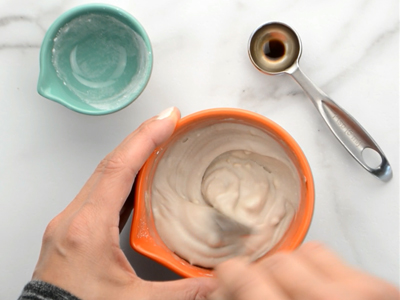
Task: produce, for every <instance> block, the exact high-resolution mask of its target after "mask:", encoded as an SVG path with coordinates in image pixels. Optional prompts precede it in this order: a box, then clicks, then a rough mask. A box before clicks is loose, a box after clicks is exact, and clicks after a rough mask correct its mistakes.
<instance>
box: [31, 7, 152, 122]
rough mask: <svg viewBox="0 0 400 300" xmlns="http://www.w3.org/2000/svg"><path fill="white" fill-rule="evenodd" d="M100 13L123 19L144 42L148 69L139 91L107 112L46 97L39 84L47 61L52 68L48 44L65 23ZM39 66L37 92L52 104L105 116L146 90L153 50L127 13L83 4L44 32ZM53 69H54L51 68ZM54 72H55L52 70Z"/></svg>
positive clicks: (138, 26)
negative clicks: (79, 17)
mask: <svg viewBox="0 0 400 300" xmlns="http://www.w3.org/2000/svg"><path fill="white" fill-rule="evenodd" d="M96 11H97V12H100V11H104V12H106V13H107V14H110V15H119V16H120V17H122V18H124V19H125V20H126V21H127V23H130V24H131V25H132V27H133V28H132V29H134V30H135V32H136V33H138V34H139V35H140V36H141V37H142V38H143V40H144V43H145V45H146V49H147V52H148V63H149V67H148V68H146V70H145V72H144V74H143V76H144V77H145V78H146V80H145V82H144V84H143V86H142V88H141V89H138V91H137V92H136V93H134V94H133V95H132V97H131V98H132V99H131V100H130V101H128V102H126V103H124V105H122V106H120V107H116V108H113V109H109V110H100V109H95V108H94V110H89V109H84V108H81V107H77V106H75V105H73V104H71V103H69V102H68V101H65V100H63V99H61V98H59V97H55V96H53V95H51V96H49V95H47V94H46V93H45V92H44V91H43V88H42V85H41V82H43V80H44V76H45V75H44V73H46V72H43V70H44V69H45V64H48V60H49V59H50V64H51V66H53V64H52V62H51V58H52V53H51V50H52V49H53V47H50V45H48V44H49V43H50V44H53V43H54V42H53V39H54V37H55V36H56V35H57V33H58V31H59V30H60V28H61V27H63V26H64V25H65V24H66V23H68V22H70V21H71V20H72V19H74V18H76V17H78V16H80V15H83V14H87V13H91V12H96ZM39 65H40V72H39V79H38V84H37V92H38V93H39V94H40V95H41V96H43V97H45V98H47V99H50V100H52V101H54V102H57V103H59V104H61V105H63V106H65V107H67V108H69V109H71V110H73V111H76V112H78V113H82V114H87V115H105V114H110V113H114V112H117V111H119V110H121V109H123V108H125V107H127V106H128V105H130V104H131V103H132V102H134V101H135V100H136V99H137V98H138V97H139V96H140V94H141V93H142V92H143V91H144V89H145V88H146V86H147V84H148V82H149V80H150V76H151V73H152V69H153V49H152V47H151V42H150V39H149V36H148V35H147V33H146V31H145V30H144V28H143V26H142V25H141V24H140V22H139V21H138V20H137V19H136V18H135V17H133V16H132V15H131V14H130V13H128V12H127V11H125V10H123V9H121V8H119V7H116V6H113V5H110V4H104V3H90V4H84V5H79V6H76V7H73V8H71V9H69V10H67V11H66V12H64V13H63V14H61V15H60V16H59V17H58V18H57V19H56V20H55V21H54V22H53V23H52V24H51V25H50V27H49V28H48V30H47V31H46V34H45V36H44V38H43V41H42V44H41V47H40V55H39ZM53 69H54V67H53ZM54 72H56V71H55V70H54Z"/></svg>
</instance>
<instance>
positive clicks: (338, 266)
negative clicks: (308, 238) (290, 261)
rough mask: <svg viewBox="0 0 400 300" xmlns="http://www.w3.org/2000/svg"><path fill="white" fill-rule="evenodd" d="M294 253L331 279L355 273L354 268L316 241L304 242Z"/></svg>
mask: <svg viewBox="0 0 400 300" xmlns="http://www.w3.org/2000/svg"><path fill="white" fill-rule="evenodd" d="M294 254H295V255H297V256H299V258H300V259H302V260H303V261H304V262H306V263H307V264H309V266H310V267H311V268H313V269H315V270H316V271H317V272H319V273H320V274H321V275H322V276H325V277H327V278H329V279H331V280H342V279H344V278H345V277H348V276H354V275H355V273H356V270H355V269H353V268H351V267H349V266H348V265H346V264H345V263H344V262H343V261H342V260H341V259H340V258H339V257H338V256H337V255H336V254H335V253H333V252H332V251H331V250H329V249H328V248H327V247H325V246H324V245H322V244H320V243H318V242H309V243H306V244H304V245H302V246H301V247H300V248H299V249H297V250H296V251H295V252H294Z"/></svg>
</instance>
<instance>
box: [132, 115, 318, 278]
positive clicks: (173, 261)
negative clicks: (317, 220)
mask: <svg viewBox="0 0 400 300" xmlns="http://www.w3.org/2000/svg"><path fill="white" fill-rule="evenodd" d="M226 121H229V122H239V123H242V124H247V125H250V126H253V127H256V128H259V129H261V130H263V131H265V132H266V133H268V134H269V135H270V136H272V137H273V138H274V139H275V140H276V141H278V142H279V143H280V144H281V145H282V151H285V152H286V153H287V155H288V156H289V158H290V159H291V160H292V162H293V163H294V165H295V167H296V169H297V171H298V176H299V178H300V183H301V192H300V195H301V199H300V204H299V207H298V210H297V212H296V214H295V216H294V218H293V220H292V222H291V224H290V226H289V228H288V229H287V231H286V233H285V234H284V236H283V237H282V239H281V240H280V241H279V242H278V243H277V245H275V247H274V248H272V249H271V250H270V251H269V252H268V253H267V254H266V255H265V256H264V257H266V256H269V255H271V254H273V253H276V252H278V251H283V250H285V251H290V250H294V249H296V248H297V247H298V246H299V245H300V244H301V243H302V241H303V240H304V238H305V236H306V234H307V231H308V228H309V226H310V223H311V219H312V214H313V210H314V181H313V177H312V174H311V169H310V166H309V164H308V162H307V159H306V157H305V156H304V154H303V152H302V150H301V149H300V147H299V145H298V144H297V143H296V142H295V140H294V139H293V138H292V137H291V136H290V135H289V134H288V133H287V132H286V131H285V130H284V129H282V128H281V127H280V126H279V125H277V124H276V123H274V122H273V121H271V120H269V119H267V118H265V117H264V116H261V115H259V114H256V113H253V112H250V111H246V110H241V109H232V108H221V109H210V110H204V111H200V112H197V113H194V114H191V115H189V116H186V117H184V118H182V119H181V120H180V121H179V122H178V124H177V127H176V129H175V132H174V134H173V136H172V137H171V138H170V139H169V140H168V141H167V142H166V143H165V144H164V145H162V146H161V147H159V148H158V149H156V150H155V151H154V152H153V153H152V155H151V156H150V158H149V159H148V160H147V161H146V163H145V164H144V166H143V168H142V169H141V171H140V173H139V174H138V176H137V179H136V190H135V203H134V217H133V221H132V228H131V235H130V242H131V245H132V247H133V248H134V249H135V250H136V251H137V252H139V253H141V254H143V255H145V256H147V257H149V258H152V259H153V260H155V261H157V262H159V263H161V264H163V265H164V266H166V267H168V268H170V269H171V270H172V271H174V272H176V273H177V274H179V275H181V276H184V277H212V276H213V271H212V270H210V269H204V268H201V267H197V266H193V265H191V264H189V263H188V262H187V261H186V260H184V259H182V258H180V257H179V256H177V255H176V254H175V253H173V252H172V251H170V250H169V249H168V248H167V246H166V245H165V244H164V243H163V242H162V240H161V238H160V237H159V235H158V234H157V230H156V228H155V224H154V220H153V214H152V209H151V187H152V180H153V177H154V173H155V171H156V169H157V164H158V162H159V160H160V159H161V157H162V156H163V153H164V151H165V150H166V149H167V148H168V146H169V144H170V143H172V142H173V141H174V140H176V138H177V137H179V136H180V135H182V134H185V133H187V132H188V131H190V130H191V129H193V128H197V127H198V126H201V125H202V124H207V125H210V124H214V123H219V122H226Z"/></svg>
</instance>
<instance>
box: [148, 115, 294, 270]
mask: <svg viewBox="0 0 400 300" xmlns="http://www.w3.org/2000/svg"><path fill="white" fill-rule="evenodd" d="M299 195H300V180H299V175H298V172H297V171H296V168H295V166H294V164H293V162H292V161H291V160H290V158H289V157H288V155H287V153H286V151H285V149H284V146H283V145H282V144H281V143H279V142H278V141H277V140H276V139H275V138H273V137H272V136H271V135H269V134H268V133H266V132H265V131H263V130H260V129H257V128H255V127H252V126H249V125H246V124H243V123H239V122H235V121H232V120H231V121H225V122H221V123H217V124H212V125H207V124H204V125H202V126H201V125H200V126H199V127H196V128H194V129H192V130H190V131H189V132H187V133H185V134H181V135H178V136H177V138H176V139H175V140H174V141H172V142H171V144H170V145H169V146H168V148H167V150H166V151H165V153H164V154H163V156H162V157H161V159H160V161H159V164H158V166H157V169H156V171H155V175H154V179H153V185H152V191H151V203H152V209H153V216H154V220H155V225H156V228H157V232H158V234H159V235H160V237H161V239H162V240H163V242H164V243H165V244H166V246H167V247H168V248H169V249H170V250H171V251H173V252H175V253H176V254H177V255H179V256H180V257H182V258H183V259H185V260H187V261H188V262H189V263H191V264H193V265H198V266H201V267H205V268H213V267H215V266H216V265H217V264H219V263H221V262H223V261H225V260H227V259H229V258H231V257H233V256H237V255H243V256H247V257H249V258H250V259H252V260H254V259H257V258H259V257H260V256H262V255H264V254H265V253H266V252H268V251H269V250H270V249H271V248H272V247H273V246H274V245H276V243H278V242H279V240H280V239H281V238H282V236H283V234H284V233H285V231H286V230H287V228H288V226H289V225H290V222H291V220H292V219H293V216H294V214H295V212H296V209H297V207H298V204H299V197H300V196H299Z"/></svg>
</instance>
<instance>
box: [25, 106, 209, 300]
mask: <svg viewBox="0 0 400 300" xmlns="http://www.w3.org/2000/svg"><path fill="white" fill-rule="evenodd" d="M179 118H180V113H179V111H178V110H177V109H176V108H173V109H170V110H166V111H164V112H162V113H161V114H160V115H159V116H157V117H154V118H152V119H150V120H148V121H146V122H144V123H143V124H142V125H141V126H140V127H139V128H138V129H137V130H136V131H134V132H133V133H131V134H130V135H129V136H128V137H127V138H126V139H125V140H124V141H123V142H122V143H121V144H120V145H119V146H118V147H117V148H116V149H115V150H114V151H112V152H111V153H110V154H108V155H107V156H106V157H105V158H104V159H103V160H102V161H101V163H100V164H99V165H98V167H97V168H96V170H95V171H94V173H93V175H92V176H91V177H90V178H89V180H88V181H87V182H86V184H85V185H84V187H83V188H82V190H81V191H80V192H79V194H78V195H77V196H76V198H75V199H74V200H73V201H72V202H71V203H70V204H69V205H68V206H67V207H66V208H65V209H64V211H62V212H61V213H60V214H59V215H57V216H56V217H55V218H54V219H53V220H52V221H51V222H50V223H49V225H48V226H47V228H46V231H45V233H44V237H43V243H42V250H41V253H40V257H39V261H38V263H37V266H36V268H35V271H34V274H33V279H35V280H42V281H45V282H48V283H51V284H53V285H56V286H58V287H60V288H63V289H65V290H67V291H69V292H70V293H72V294H74V295H76V296H77V297H79V298H81V299H84V300H91V299H95V300H99V299H107V300H109V299H117V300H123V299H142V300H145V299H151V300H157V299H163V300H168V299H171V300H194V299H204V298H205V296H206V295H207V294H208V293H209V292H210V291H211V290H212V289H213V288H214V281H213V280H212V279H205V278H197V279H184V280H177V281H172V282H164V283H162V282H148V281H144V280H141V279H139V278H138V277H137V276H136V274H135V271H134V270H133V268H132V267H131V265H130V263H129V261H128V260H127V258H126V257H125V255H124V253H123V252H122V250H121V249H120V246H119V232H120V230H121V229H122V227H123V225H124V224H125V222H126V220H127V217H128V216H129V214H130V212H131V210H132V205H133V203H132V202H133V201H129V200H128V201H126V199H127V198H128V196H129V195H130V192H131V189H132V184H133V182H134V179H135V176H136V174H137V172H138V171H139V169H140V168H141V167H142V165H143V164H144V162H145V161H146V159H147V158H148V156H149V155H150V154H151V153H152V152H153V150H154V149H155V148H156V147H157V146H158V145H160V144H161V143H163V142H164V141H166V140H167V139H168V138H169V137H170V136H171V134H172V132H173V131H174V128H175V125H176V122H177V121H178V119H179Z"/></svg>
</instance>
